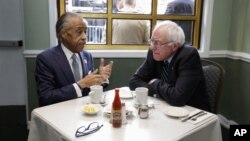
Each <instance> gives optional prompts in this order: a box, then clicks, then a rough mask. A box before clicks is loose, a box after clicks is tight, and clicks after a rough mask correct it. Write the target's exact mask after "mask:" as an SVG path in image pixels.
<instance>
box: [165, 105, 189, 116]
mask: <svg viewBox="0 0 250 141" xmlns="http://www.w3.org/2000/svg"><path fill="white" fill-rule="evenodd" d="M164 113H165V114H166V115H168V116H171V117H185V116H188V114H189V112H188V110H186V109H184V108H180V107H168V108H167V109H166V110H165V111H164Z"/></svg>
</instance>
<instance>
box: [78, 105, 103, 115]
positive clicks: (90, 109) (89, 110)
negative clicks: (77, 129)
mask: <svg viewBox="0 0 250 141" xmlns="http://www.w3.org/2000/svg"><path fill="white" fill-rule="evenodd" d="M100 109H101V107H100V104H87V105H84V106H83V108H82V111H83V113H85V114H87V115H95V114H97V113H98V112H99V111H100Z"/></svg>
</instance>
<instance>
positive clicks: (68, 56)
mask: <svg viewBox="0 0 250 141" xmlns="http://www.w3.org/2000/svg"><path fill="white" fill-rule="evenodd" d="M61 46H62V50H63V52H64V54H65V55H66V57H67V59H68V60H70V59H71V57H72V55H73V54H74V53H73V52H72V51H70V50H69V49H68V48H66V47H65V45H64V44H63V43H61ZM75 54H76V56H77V58H79V56H78V53H75Z"/></svg>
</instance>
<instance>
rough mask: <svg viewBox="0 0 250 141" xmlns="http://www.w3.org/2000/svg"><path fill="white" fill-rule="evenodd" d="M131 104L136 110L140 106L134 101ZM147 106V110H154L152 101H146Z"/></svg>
mask: <svg viewBox="0 0 250 141" xmlns="http://www.w3.org/2000/svg"><path fill="white" fill-rule="evenodd" d="M133 103H134V104H133V105H134V107H135V108H138V107H139V105H140V104H139V103H137V102H136V101H134V102H133ZM147 105H148V107H149V108H154V103H153V101H150V100H148V104H147Z"/></svg>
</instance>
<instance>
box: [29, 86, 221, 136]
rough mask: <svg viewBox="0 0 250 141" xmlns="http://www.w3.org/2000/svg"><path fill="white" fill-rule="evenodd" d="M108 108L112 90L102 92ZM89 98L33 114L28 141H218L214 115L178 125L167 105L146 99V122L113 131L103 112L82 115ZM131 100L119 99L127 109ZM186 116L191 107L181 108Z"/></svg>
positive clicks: (134, 120) (134, 119)
mask: <svg viewBox="0 0 250 141" xmlns="http://www.w3.org/2000/svg"><path fill="white" fill-rule="evenodd" d="M105 94H106V99H107V103H109V104H108V105H107V106H110V103H112V101H113V97H114V90H110V91H107V92H105ZM88 101H89V97H82V98H78V99H74V100H69V101H65V102H61V103H57V104H53V105H49V106H45V107H41V108H36V109H34V110H33V111H32V118H31V123H30V132H29V137H28V141H69V140H70V141H82V140H84V141H100V140H103V141H132V140H135V139H140V140H141V141H153V140H155V141H175V140H185V141H186V140H190V141H200V140H202V141H206V140H207V141H221V140H222V136H221V128H220V123H219V120H218V117H217V115H214V114H211V113H209V114H210V115H211V116H210V117H209V118H207V119H205V120H203V121H201V122H199V123H197V124H192V123H190V122H181V121H180V119H179V118H172V117H169V116H167V115H165V114H164V112H163V111H164V109H166V108H168V107H169V106H170V105H168V104H167V103H166V102H164V101H162V100H160V99H158V98H153V97H149V101H151V102H152V103H154V109H152V110H151V113H150V115H149V118H147V119H140V118H139V117H138V115H137V113H136V111H135V112H134V116H133V117H131V118H130V119H128V120H127V124H125V125H123V126H122V127H121V128H113V127H112V124H110V122H109V119H108V118H107V117H106V116H104V115H103V109H102V110H101V111H99V112H98V113H97V115H93V116H88V115H85V114H84V113H83V112H82V108H83V105H84V104H86V103H88ZM133 101H134V100H133V99H126V100H124V99H122V102H125V103H126V105H127V106H132V105H133ZM183 108H185V109H187V110H188V111H189V112H192V111H194V110H196V108H194V107H190V106H184V107H183ZM94 121H97V122H99V123H100V124H103V127H102V128H101V129H100V130H99V131H97V132H95V133H93V134H90V135H87V136H82V137H79V138H76V137H75V132H76V130H77V128H79V127H81V126H83V125H88V124H89V123H91V122H94Z"/></svg>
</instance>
